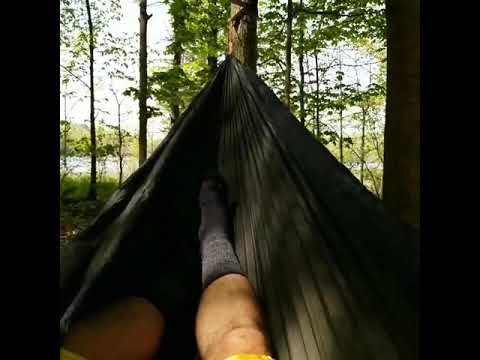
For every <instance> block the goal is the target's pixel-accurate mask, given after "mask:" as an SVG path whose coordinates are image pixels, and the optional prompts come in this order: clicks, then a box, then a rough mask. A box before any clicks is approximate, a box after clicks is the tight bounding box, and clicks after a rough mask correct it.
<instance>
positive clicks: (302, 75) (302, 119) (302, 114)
mask: <svg viewBox="0 0 480 360" xmlns="http://www.w3.org/2000/svg"><path fill="white" fill-rule="evenodd" d="M300 7H303V0H300ZM298 24H299V32H300V34H299V44H298V45H299V46H298V67H299V69H300V84H299V96H300V99H299V102H300V122H301V123H302V125H303V126H305V70H304V66H303V57H304V53H303V37H304V34H303V32H304V27H305V23H304V19H303V15H302V14H299V15H298Z"/></svg>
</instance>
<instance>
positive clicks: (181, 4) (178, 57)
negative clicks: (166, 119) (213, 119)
mask: <svg viewBox="0 0 480 360" xmlns="http://www.w3.org/2000/svg"><path fill="white" fill-rule="evenodd" d="M170 6H171V8H170V14H171V16H172V18H173V23H172V28H173V39H172V45H171V46H172V51H173V64H172V66H173V69H174V70H176V71H178V72H180V70H181V66H182V56H183V52H184V49H183V43H182V41H183V39H184V36H183V35H184V34H183V31H184V30H183V29H184V28H185V16H184V15H183V13H181V12H178V11H176V10H175V9H174V7H176V8H177V9H178V8H185V7H186V3H185V1H183V0H174V1H173V2H172V3H171V5H170ZM172 95H173V96H172V98H173V99H174V100H173V102H172V103H171V104H170V110H171V114H170V122H171V125H173V124H174V123H175V122H176V121H177V119H178V117H179V116H180V89H179V88H176V89H174V90H173V94H172Z"/></svg>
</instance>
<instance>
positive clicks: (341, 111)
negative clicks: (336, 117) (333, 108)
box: [338, 109, 343, 164]
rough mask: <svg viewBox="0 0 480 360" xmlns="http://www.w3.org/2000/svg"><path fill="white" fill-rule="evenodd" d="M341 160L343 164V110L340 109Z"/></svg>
mask: <svg viewBox="0 0 480 360" xmlns="http://www.w3.org/2000/svg"><path fill="white" fill-rule="evenodd" d="M338 143H339V145H340V162H341V163H342V164H343V110H342V109H340V141H339V142H338Z"/></svg>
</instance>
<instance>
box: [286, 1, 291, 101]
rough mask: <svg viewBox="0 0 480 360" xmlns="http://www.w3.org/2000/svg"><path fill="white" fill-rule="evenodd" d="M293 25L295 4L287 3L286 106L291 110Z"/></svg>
mask: <svg viewBox="0 0 480 360" xmlns="http://www.w3.org/2000/svg"><path fill="white" fill-rule="evenodd" d="M292 23H293V2H292V0H288V2H287V34H286V35H287V40H286V44H285V104H287V106H288V107H289V108H290V93H291V86H292V84H291V73H292Z"/></svg>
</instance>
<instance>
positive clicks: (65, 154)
mask: <svg viewBox="0 0 480 360" xmlns="http://www.w3.org/2000/svg"><path fill="white" fill-rule="evenodd" d="M63 107H64V109H63V120H64V121H65V129H64V131H63V168H64V169H65V171H67V165H68V163H67V155H68V149H67V146H68V131H69V129H68V127H69V126H70V125H68V120H67V86H65V94H63Z"/></svg>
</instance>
